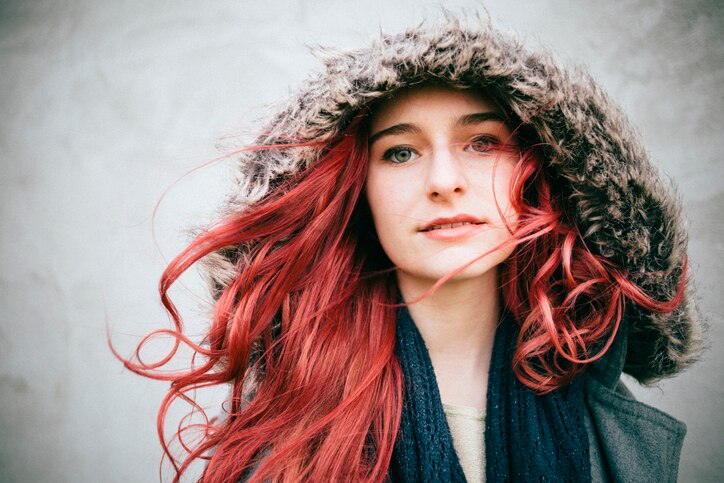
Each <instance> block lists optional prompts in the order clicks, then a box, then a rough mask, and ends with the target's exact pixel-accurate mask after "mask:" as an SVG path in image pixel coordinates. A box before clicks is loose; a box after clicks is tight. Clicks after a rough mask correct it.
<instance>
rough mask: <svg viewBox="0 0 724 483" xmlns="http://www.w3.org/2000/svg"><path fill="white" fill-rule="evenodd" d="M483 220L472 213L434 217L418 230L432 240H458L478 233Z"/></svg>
mask: <svg viewBox="0 0 724 483" xmlns="http://www.w3.org/2000/svg"><path fill="white" fill-rule="evenodd" d="M484 226H485V222H484V221H483V220H481V219H480V218H476V217H474V216H472V215H467V214H460V215H456V216H452V217H448V218H435V219H434V220H432V221H430V222H429V223H427V224H426V225H425V226H423V227H422V228H421V229H420V230H419V232H420V233H422V234H423V235H425V236H426V237H427V238H431V239H433V240H443V241H447V240H459V239H461V238H467V237H469V236H472V235H474V234H476V233H478V232H479V231H480V230H481V229H482V228H483V227H484Z"/></svg>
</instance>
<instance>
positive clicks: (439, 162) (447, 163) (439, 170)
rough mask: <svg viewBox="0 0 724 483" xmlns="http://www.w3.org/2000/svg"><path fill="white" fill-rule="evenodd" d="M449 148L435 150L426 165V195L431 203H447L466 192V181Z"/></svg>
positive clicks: (458, 161) (458, 163) (457, 161)
mask: <svg viewBox="0 0 724 483" xmlns="http://www.w3.org/2000/svg"><path fill="white" fill-rule="evenodd" d="M460 162H461V160H458V159H457V158H456V156H455V155H454V154H453V153H452V152H451V150H450V148H448V147H445V148H441V149H436V150H435V151H434V152H433V155H432V157H431V159H430V162H429V163H428V170H427V195H428V197H429V198H430V199H431V200H433V201H447V200H449V199H451V198H454V197H455V196H460V195H462V194H463V193H465V191H466V190H467V181H466V179H465V173H464V172H463V169H462V166H461V164H460Z"/></svg>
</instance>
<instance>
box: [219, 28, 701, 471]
mask: <svg viewBox="0 0 724 483" xmlns="http://www.w3.org/2000/svg"><path fill="white" fill-rule="evenodd" d="M473 24H474V25H472V26H468V25H467V24H465V23H464V22H461V21H460V20H459V19H456V18H448V19H446V21H444V22H442V23H440V24H433V25H420V26H418V27H415V28H412V29H410V30H408V31H406V32H404V33H402V34H398V35H381V37H380V38H379V39H377V40H375V41H374V43H373V44H372V46H371V47H368V48H365V49H360V50H356V51H351V52H335V51H331V50H323V51H320V56H321V58H322V60H323V62H324V64H325V67H326V68H325V69H324V70H322V71H321V72H320V73H318V74H316V75H313V76H312V77H311V78H309V79H308V81H307V82H305V83H304V84H303V85H302V87H301V89H300V90H299V91H297V92H296V93H294V94H293V95H292V97H291V98H290V99H289V100H288V101H287V102H286V103H285V104H283V105H282V106H281V108H280V109H279V110H278V112H277V114H275V115H274V116H272V117H271V118H270V119H269V120H268V122H267V123H266V125H265V126H264V127H263V128H262V130H261V132H265V133H268V134H266V135H265V136H263V137H261V138H259V139H257V143H258V144H265V145H274V144H280V143H285V142H287V141H288V140H289V139H294V140H298V141H311V140H315V141H324V140H329V139H331V138H333V137H334V136H335V135H336V134H337V133H339V132H340V131H342V130H343V129H344V128H345V127H346V126H347V125H348V123H349V122H350V120H351V118H352V117H353V115H354V114H355V113H357V112H359V111H360V110H361V109H362V108H364V107H365V106H366V105H368V104H369V103H370V102H372V101H374V100H375V99H380V98H383V97H385V96H387V95H389V94H390V93H391V92H393V91H395V90H396V89H399V88H401V87H405V86H410V85H414V84H419V83H424V82H435V83H443V84H446V85H450V86H455V87H460V88H480V89H485V91H486V92H487V93H488V94H489V95H491V96H492V97H493V98H495V99H496V100H497V101H499V102H500V103H502V104H503V105H504V107H505V108H507V109H508V110H509V111H510V112H512V113H513V114H514V115H515V116H516V117H517V118H518V119H519V120H520V122H522V123H523V124H525V125H526V126H528V127H530V128H531V129H533V130H534V131H535V133H536V136H537V137H538V139H539V140H540V141H541V142H542V143H544V144H545V145H546V149H545V152H544V156H545V167H544V168H545V169H546V170H547V171H548V172H549V173H550V174H551V176H552V177H553V179H556V180H557V182H558V183H560V184H561V187H562V188H561V189H564V190H565V192H566V194H567V197H568V200H569V202H570V205H571V210H570V211H571V213H572V214H573V217H574V222H575V223H576V224H577V225H578V228H579V232H580V233H581V235H582V237H583V240H584V241H585V243H586V244H587V246H588V248H589V249H590V250H591V251H592V252H594V253H597V254H599V255H602V256H603V257H606V258H607V259H609V260H610V261H612V262H614V263H615V264H616V265H618V266H619V267H622V268H623V269H625V270H626V271H627V272H628V273H629V274H632V275H633V276H635V277H636V282H637V284H638V285H639V286H640V287H642V288H643V289H644V290H646V292H647V293H648V294H649V295H651V296H652V297H653V298H654V299H656V300H669V299H671V298H672V296H673V294H674V293H676V290H677V287H678V286H677V283H678V281H679V280H680V278H681V277H680V276H681V274H682V272H683V270H684V267H685V265H686V260H687V253H686V250H687V235H686V232H685V230H684V227H683V221H682V219H681V208H680V202H679V200H678V199H677V197H676V196H675V194H674V189H673V187H672V186H670V185H669V184H668V183H666V182H665V181H664V180H663V179H662V178H661V177H660V176H659V174H658V172H657V170H656V169H655V168H654V167H653V166H652V164H651V163H650V161H649V159H648V157H647V154H646V151H645V149H644V148H643V146H642V144H641V142H640V140H639V138H638V135H637V133H636V131H635V129H634V128H633V127H632V126H631V125H630V124H629V122H628V121H627V119H626V117H625V116H624V114H623V113H622V112H621V111H620V109H619V108H618V107H617V106H616V105H615V104H614V103H613V102H612V101H611V100H610V99H609V98H608V97H607V95H606V94H605V93H604V92H603V91H602V90H601V89H600V87H599V86H598V85H597V84H596V83H595V82H594V81H593V80H592V79H591V78H590V77H589V76H588V75H587V74H586V73H584V72H582V71H581V70H580V69H571V70H568V69H565V68H563V67H561V66H560V65H559V64H558V63H557V62H556V61H554V59H552V57H551V56H550V55H549V54H548V53H546V52H542V51H530V50H527V49H526V48H524V47H523V46H522V44H521V43H520V42H519V41H518V40H516V39H515V38H513V37H512V36H510V35H508V34H504V33H501V32H500V31H498V30H496V29H494V28H492V27H491V26H490V25H489V24H487V23H485V22H484V21H480V20H477V21H473ZM320 150H321V148H318V147H305V148H295V149H279V150H274V149H270V150H261V151H251V152H246V153H243V154H242V155H241V158H240V162H239V172H238V189H237V190H236V193H235V197H234V199H232V200H231V201H230V204H231V208H232V209H239V208H243V207H245V206H247V205H248V204H249V203H252V202H254V201H256V200H259V199H260V198H262V197H263V196H264V195H265V194H267V193H268V192H269V189H270V186H271V185H273V183H274V181H275V180H276V179H278V178H279V177H280V176H284V175H287V174H290V173H294V172H297V171H299V170H301V169H303V168H305V167H307V166H309V165H311V164H313V163H314V162H315V161H316V160H317V158H318V157H319V155H320ZM239 249H241V250H243V249H244V248H243V247H239ZM234 258H235V256H231V255H230V254H229V252H228V250H222V251H219V252H218V253H217V254H215V256H212V257H211V258H210V260H209V267H210V275H211V277H212V279H213V282H214V283H215V284H216V286H217V287H224V286H225V285H226V284H228V282H229V280H231V279H232V278H233V273H234V270H235V266H234V261H235V259H234ZM693 300H694V296H693V288H692V283H691V280H690V277H689V276H687V280H686V291H685V296H684V300H683V303H682V304H681V305H680V306H679V308H677V309H676V310H674V311H673V312H670V313H667V314H656V313H652V312H649V311H647V310H645V309H643V308H641V307H639V306H635V305H634V304H633V303H631V304H630V306H629V307H627V317H626V323H625V324H624V326H623V327H622V328H621V330H620V332H619V334H618V336H617V340H616V342H615V343H614V345H613V346H612V347H611V349H610V350H609V353H608V354H607V355H606V356H605V357H604V358H603V359H602V360H601V361H599V362H597V363H594V364H592V367H590V368H589V370H588V371H587V372H586V376H585V377H586V378H587V386H586V395H587V403H588V410H589V416H590V418H589V419H588V422H587V426H588V430H589V437H590V441H591V444H592V451H591V454H592V458H593V465H592V468H593V477H594V481H595V480H599V481H657V482H662V481H674V480H675V479H676V474H677V468H678V461H679V452H680V448H681V444H682V440H683V437H684V433H685V426H684V424H683V423H681V422H679V421H676V420H675V419H673V418H671V417H670V416H668V415H666V414H664V413H662V412H660V411H658V410H656V409H653V408H651V407H648V406H646V405H644V404H642V403H639V402H636V401H635V400H634V399H633V398H632V396H631V394H630V393H629V392H628V391H627V390H626V388H625V387H624V386H623V384H622V383H620V382H619V378H620V375H621V373H622V371H623V372H626V373H628V374H630V375H631V376H633V377H634V378H636V379H637V380H638V381H639V382H641V383H651V382H654V381H656V380H659V379H661V378H663V377H668V376H672V375H674V374H677V373H678V372H680V371H681V370H683V369H684V368H686V367H687V366H688V365H689V364H691V363H692V362H693V361H694V360H695V359H696V355H697V352H698V350H699V343H700V340H701V332H702V331H701V325H702V324H701V323H700V318H699V316H698V314H697V312H696V310H695V307H694V304H693Z"/></svg>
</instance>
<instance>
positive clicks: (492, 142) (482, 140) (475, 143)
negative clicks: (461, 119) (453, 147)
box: [465, 136, 500, 153]
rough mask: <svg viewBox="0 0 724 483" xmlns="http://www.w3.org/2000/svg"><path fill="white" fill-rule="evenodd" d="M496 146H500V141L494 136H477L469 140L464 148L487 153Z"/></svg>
mask: <svg viewBox="0 0 724 483" xmlns="http://www.w3.org/2000/svg"><path fill="white" fill-rule="evenodd" d="M498 146H500V141H498V140H497V139H496V138H493V137H489V136H478V137H476V138H474V139H473V140H472V141H470V143H468V145H467V146H465V150H466V151H471V152H474V153H488V152H490V151H493V150H494V149H496V148H497V147H498Z"/></svg>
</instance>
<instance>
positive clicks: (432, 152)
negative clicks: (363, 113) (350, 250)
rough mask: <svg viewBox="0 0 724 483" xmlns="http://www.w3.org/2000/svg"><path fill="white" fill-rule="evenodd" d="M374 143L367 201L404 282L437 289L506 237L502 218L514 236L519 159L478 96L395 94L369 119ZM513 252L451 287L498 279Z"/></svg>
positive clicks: (434, 91)
mask: <svg viewBox="0 0 724 483" xmlns="http://www.w3.org/2000/svg"><path fill="white" fill-rule="evenodd" d="M369 143H370V146H369V155H370V159H369V170H368V175H367V187H366V195H367V201H368V203H369V206H370V209H371V212H372V218H373V220H374V224H375V228H376V230H377V236H378V237H379V240H380V243H381V245H382V248H383V249H384V250H385V253H386V254H387V256H388V257H389V258H390V260H391V261H392V262H393V263H394V264H395V266H396V267H397V268H398V277H399V278H400V283H401V284H402V283H404V282H418V283H424V284H427V283H433V282H435V281H437V280H438V279H440V278H441V277H443V276H444V275H447V274H449V273H450V272H452V271H454V270H455V269H458V268H460V267H461V266H463V265H465V264H466V263H468V262H470V261H472V260H474V259H475V258H477V257H479V256H480V255H482V254H484V253H486V252H488V251H489V250H491V249H493V248H495V247H496V246H497V245H499V244H500V243H502V242H504V241H505V240H506V239H508V238H509V237H510V233H509V231H508V229H507V228H506V226H505V224H504V223H503V218H502V217H501V214H502V215H503V216H504V217H505V218H506V219H507V221H508V224H509V226H510V227H511V229H514V228H515V222H516V220H517V214H516V213H515V212H514V210H513V208H512V207H511V206H510V200H509V190H510V180H511V175H512V172H513V168H514V167H515V165H516V163H517V162H518V160H519V157H520V154H519V151H518V147H517V145H516V143H515V140H514V139H513V137H512V134H511V130H510V128H509V127H508V126H507V125H506V124H505V122H504V118H503V114H502V113H501V112H500V110H499V109H497V108H496V107H495V106H494V105H493V104H492V103H491V102H490V101H488V100H487V99H486V98H485V97H484V96H483V95H482V94H479V93H476V92H473V91H462V90H454V89H450V88H444V87H437V86H423V87H415V88H411V89H408V90H404V91H401V92H398V93H396V94H395V96H394V97H392V98H390V99H388V100H386V101H384V102H383V103H381V104H379V105H378V106H377V107H376V109H375V110H374V112H373V113H372V118H371V129H370V138H369ZM496 201H497V203H496ZM499 209H500V212H499V211H498V210H499ZM512 251H513V246H512V245H509V246H506V247H504V248H502V249H499V250H496V251H494V252H492V253H490V254H489V255H487V256H485V257H483V258H482V259H480V260H478V261H476V262H475V263H474V264H472V265H470V266H468V267H466V268H465V269H464V270H463V271H461V272H460V273H458V274H456V275H455V277H453V280H463V279H470V278H475V277H495V276H496V270H493V269H494V268H495V267H497V266H498V265H499V264H500V263H501V262H502V261H504V260H505V259H506V258H507V257H508V256H509V255H510V253H511V252H512Z"/></svg>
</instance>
